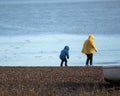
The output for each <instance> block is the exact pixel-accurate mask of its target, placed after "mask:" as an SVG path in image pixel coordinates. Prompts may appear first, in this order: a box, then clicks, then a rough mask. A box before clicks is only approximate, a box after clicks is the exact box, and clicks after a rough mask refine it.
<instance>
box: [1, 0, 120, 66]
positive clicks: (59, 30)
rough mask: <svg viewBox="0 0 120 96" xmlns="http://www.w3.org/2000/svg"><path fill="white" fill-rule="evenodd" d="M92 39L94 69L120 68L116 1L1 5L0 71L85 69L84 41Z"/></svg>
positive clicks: (119, 17)
mask: <svg viewBox="0 0 120 96" xmlns="http://www.w3.org/2000/svg"><path fill="white" fill-rule="evenodd" d="M90 34H93V35H94V36H95V44H96V47H97V48H98V52H95V53H94V55H93V66H109V65H112V66H116V65H118V66H119V65H120V1H99V2H95V1H94V2H70V3H68V2H67V3H65V2H61V3H55V2H52V3H50V2H49V3H40V2H35V1H33V2H29V3H27V2H22V1H21V2H12V3H10V2H8V3H7V2H6V3H0V66H60V62H61V61H60V59H59V55H60V52H61V50H62V49H63V48H64V46H66V45H67V46H69V48H70V50H69V55H70V58H69V59H68V66H85V62H86V55H85V54H83V53H81V50H82V46H83V43H84V41H85V40H86V39H87V38H88V36H89V35H90Z"/></svg>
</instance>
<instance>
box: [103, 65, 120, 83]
mask: <svg viewBox="0 0 120 96" xmlns="http://www.w3.org/2000/svg"><path fill="white" fill-rule="evenodd" d="M103 76H104V80H105V81H107V82H110V83H116V84H120V66H104V67H103Z"/></svg>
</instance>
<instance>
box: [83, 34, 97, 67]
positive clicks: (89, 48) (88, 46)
mask: <svg viewBox="0 0 120 96" xmlns="http://www.w3.org/2000/svg"><path fill="white" fill-rule="evenodd" d="M94 51H96V52H97V51H98V49H97V48H96V46H95V43H94V35H92V34H91V35H89V37H88V39H87V40H86V41H85V42H84V44H83V48H82V53H84V54H86V56H87V59H86V65H87V66H88V63H89V62H90V65H92V61H93V53H94Z"/></svg>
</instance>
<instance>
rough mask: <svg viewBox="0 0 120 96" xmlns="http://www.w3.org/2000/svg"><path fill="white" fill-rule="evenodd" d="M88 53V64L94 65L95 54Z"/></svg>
mask: <svg viewBox="0 0 120 96" xmlns="http://www.w3.org/2000/svg"><path fill="white" fill-rule="evenodd" d="M86 55H87V60H86V65H87V66H88V63H90V65H92V61H93V54H86Z"/></svg>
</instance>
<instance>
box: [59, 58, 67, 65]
mask: <svg viewBox="0 0 120 96" xmlns="http://www.w3.org/2000/svg"><path fill="white" fill-rule="evenodd" d="M64 62H65V66H67V59H66V58H65V59H61V64H60V66H61V67H62V66H63V63H64Z"/></svg>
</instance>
